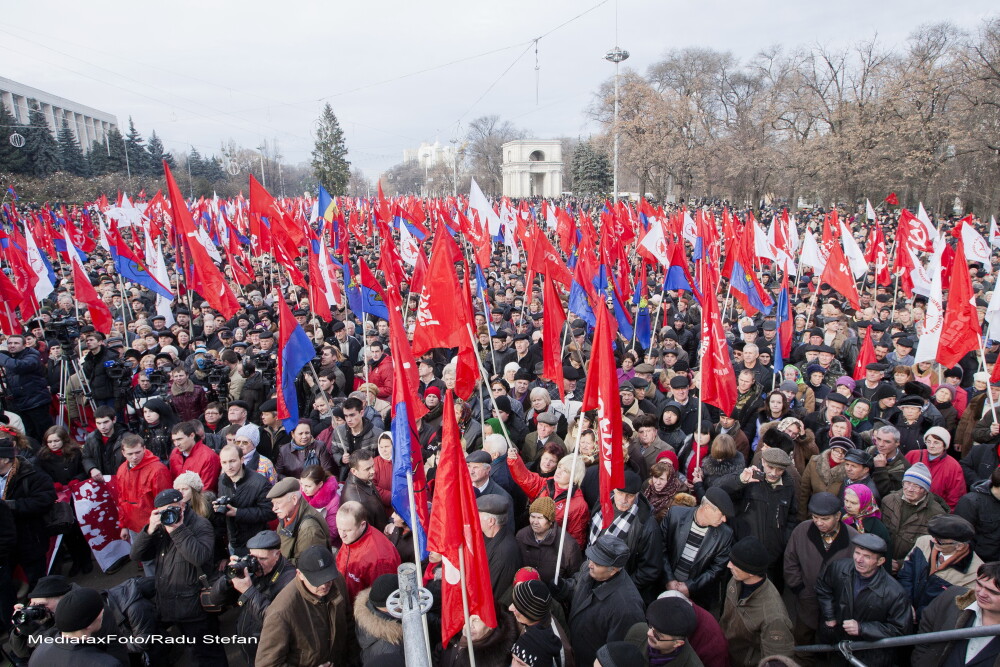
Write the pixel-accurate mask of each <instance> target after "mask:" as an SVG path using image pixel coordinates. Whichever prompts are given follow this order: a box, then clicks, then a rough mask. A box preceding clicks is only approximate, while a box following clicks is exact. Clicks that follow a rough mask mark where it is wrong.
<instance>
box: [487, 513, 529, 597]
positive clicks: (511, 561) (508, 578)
mask: <svg viewBox="0 0 1000 667" xmlns="http://www.w3.org/2000/svg"><path fill="white" fill-rule="evenodd" d="M511 530H512V528H511V529H508V528H504V529H501V530H500V532H498V533H497V534H496V535H494V536H493V537H487V536H486V535H483V546H484V547H485V548H486V562H487V565H488V566H489V570H490V587H491V588H492V589H493V599H494V600H500V599H502V598H504V597H506V596H510V595H512V593H511V591H510V589H511V587H512V586H513V585H514V575H516V574H517V571H518V570H519V569H521V550H520V549H519V548H518V546H517V540H515V539H514V535H513V533H512V532H511Z"/></svg>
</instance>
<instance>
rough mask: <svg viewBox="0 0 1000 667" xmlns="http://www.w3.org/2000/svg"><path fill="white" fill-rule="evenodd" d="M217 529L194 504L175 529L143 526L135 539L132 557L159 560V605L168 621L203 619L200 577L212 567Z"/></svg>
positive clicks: (185, 512)
mask: <svg viewBox="0 0 1000 667" xmlns="http://www.w3.org/2000/svg"><path fill="white" fill-rule="evenodd" d="M214 545H215V532H214V531H213V530H212V524H211V523H210V522H209V520H208V519H205V518H203V517H201V516H199V515H198V513H197V512H195V511H194V510H192V509H191V507H190V506H187V507H185V508H184V519H183V521H182V522H181V523H180V524H179V525H178V526H177V528H176V529H175V530H174V532H172V533H168V532H167V531H166V529H165V528H164V527H163V526H160V527H159V528H157V529H156V530H155V531H153V534H152V535H150V534H149V531H148V530H146V529H145V528H143V529H142V530H140V531H139V532H138V535H136V538H135V541H133V542H132V560H134V561H143V560H154V559H155V561H156V608H157V610H158V611H159V615H160V620H161V621H163V622H164V623H167V624H169V623H176V622H190V621H199V620H202V619H204V618H205V611H204V610H203V609H202V607H201V601H200V600H199V598H198V595H199V593H200V592H201V588H202V584H201V582H200V581H199V580H198V577H200V576H201V575H203V574H208V573H209V572H210V571H211V567H212V552H213V547H214Z"/></svg>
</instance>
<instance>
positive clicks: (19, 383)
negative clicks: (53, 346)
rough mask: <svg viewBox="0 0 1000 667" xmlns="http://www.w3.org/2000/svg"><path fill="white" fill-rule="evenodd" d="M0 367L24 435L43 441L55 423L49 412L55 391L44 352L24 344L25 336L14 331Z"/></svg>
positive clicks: (0, 354)
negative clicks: (22, 426) (44, 360)
mask: <svg viewBox="0 0 1000 667" xmlns="http://www.w3.org/2000/svg"><path fill="white" fill-rule="evenodd" d="M0 367H3V369H4V376H5V379H6V381H7V392H8V396H7V401H8V402H7V408H8V409H9V410H11V411H12V412H16V413H17V414H18V415H20V417H21V419H22V420H23V421H24V427H25V429H26V433H25V435H27V436H28V437H29V438H31V439H32V440H34V441H35V442H41V441H42V434H43V433H45V430H46V429H47V428H48V427H50V426H52V424H53V421H52V415H51V413H50V411H49V406H50V405H51V404H52V394H51V393H49V386H48V375H47V374H46V372H45V366H44V365H43V364H42V357H41V355H40V354H39V352H38V350H35V349H32V348H30V347H25V344H24V336H22V335H21V334H14V335H11V336H8V337H7V349H6V350H0Z"/></svg>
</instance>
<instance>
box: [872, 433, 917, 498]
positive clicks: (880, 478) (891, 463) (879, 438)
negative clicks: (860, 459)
mask: <svg viewBox="0 0 1000 667" xmlns="http://www.w3.org/2000/svg"><path fill="white" fill-rule="evenodd" d="M872 441H873V442H874V443H875V444H873V445H872V446H871V447H869V448H868V454H870V455H871V456H872V462H873V463H874V464H875V467H874V468H872V470H871V476H872V481H874V482H875V488H876V489H877V490H878V495H879V496H880V497H882V498H885V497H886V496H888V495H889V494H891V493H892V492H894V491H899V490H900V489H901V488H903V473H904V472H906V469H907V468H909V467H910V462H909V461H907V460H906V457H905V456H903V452H902V451H900V449H899V429H897V428H896V427H895V426H892V425H891V424H886V425H884V426H880V427H878V428H877V429H875V430H873V431H872Z"/></svg>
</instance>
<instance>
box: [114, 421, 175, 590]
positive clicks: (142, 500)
mask: <svg viewBox="0 0 1000 667" xmlns="http://www.w3.org/2000/svg"><path fill="white" fill-rule="evenodd" d="M122 456H123V457H124V458H125V463H122V464H121V465H120V466H119V467H118V471H117V472H116V473H115V482H116V483H117V486H118V494H117V496H116V498H115V499H116V501H117V503H118V527H119V528H121V539H123V540H128V539H131V540H132V543H133V544H134V543H135V539H136V536H137V535H138V534H139V531H141V530H142V529H143V528H144V527H145V525H146V520H147V519H148V517H149V513H150V512H152V511H153V500H154V499H155V498H156V494H158V493H159V492H160V491H163V490H164V489H169V488H170V487H171V486H172V485H173V478H172V477H171V476H170V471H169V470H168V469H167V466H166V465H164V464H163V462H162V461H160V459H159V458H158V457H157V456H156V454H154V453H153V452H151V451H150V450H148V449H146V444H145V443H144V442H143V440H142V438H140V437H139V436H137V435H136V434H135V433H126V434H125V435H124V436H123V437H122ZM142 567H143V570H144V571H145V573H146V576H148V577H152V576H153V575H154V574H155V573H156V566H155V564H154V562H153V559H152V558H149V559H147V560H145V561H143V563H142Z"/></svg>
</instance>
